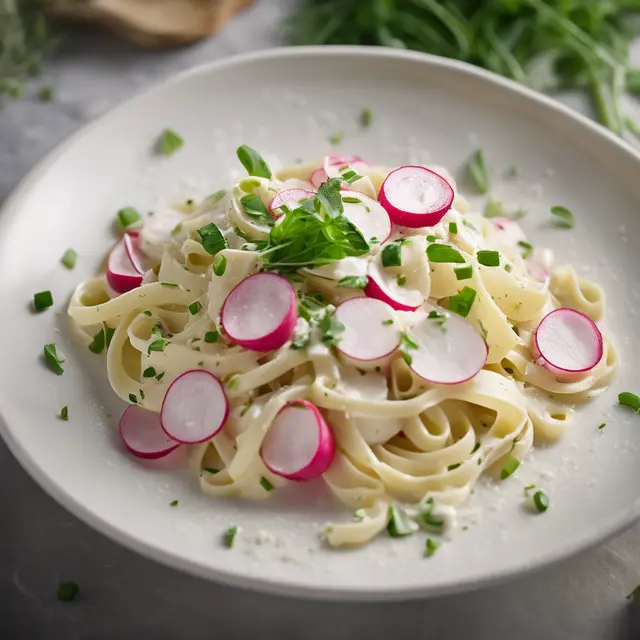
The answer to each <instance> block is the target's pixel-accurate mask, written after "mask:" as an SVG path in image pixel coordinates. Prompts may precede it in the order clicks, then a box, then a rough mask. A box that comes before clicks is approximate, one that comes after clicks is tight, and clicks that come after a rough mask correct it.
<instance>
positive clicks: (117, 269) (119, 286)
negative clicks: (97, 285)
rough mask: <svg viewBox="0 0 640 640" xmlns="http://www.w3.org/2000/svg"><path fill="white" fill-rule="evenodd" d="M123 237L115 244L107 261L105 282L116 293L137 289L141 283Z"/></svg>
mask: <svg viewBox="0 0 640 640" xmlns="http://www.w3.org/2000/svg"><path fill="white" fill-rule="evenodd" d="M126 237H127V236H126V235H125V236H124V237H123V238H121V239H120V240H119V242H118V244H116V246H115V247H114V248H113V249H112V250H111V253H110V254H109V259H108V260H107V282H108V283H109V286H110V287H111V288H112V289H114V290H115V291H117V292H118V293H126V292H127V291H131V289H135V288H136V287H139V286H140V284H141V283H142V274H141V273H140V272H139V271H138V270H137V269H136V268H135V266H134V265H133V263H132V262H131V259H130V258H129V254H128V253H127V247H126V244H125V238H126Z"/></svg>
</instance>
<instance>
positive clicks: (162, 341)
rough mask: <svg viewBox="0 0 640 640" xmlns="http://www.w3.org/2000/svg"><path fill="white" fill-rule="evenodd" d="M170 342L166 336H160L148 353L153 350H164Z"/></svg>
mask: <svg viewBox="0 0 640 640" xmlns="http://www.w3.org/2000/svg"><path fill="white" fill-rule="evenodd" d="M168 344H169V341H168V340H165V339H164V338H160V339H158V340H154V341H153V342H152V343H151V344H150V345H149V348H148V350H147V353H148V354H150V353H151V352H152V351H164V348H165V347H166V346H167V345H168Z"/></svg>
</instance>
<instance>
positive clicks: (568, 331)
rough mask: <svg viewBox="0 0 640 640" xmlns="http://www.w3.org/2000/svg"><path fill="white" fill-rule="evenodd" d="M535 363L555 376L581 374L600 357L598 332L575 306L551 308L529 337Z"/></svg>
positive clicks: (600, 349) (596, 362)
mask: <svg viewBox="0 0 640 640" xmlns="http://www.w3.org/2000/svg"><path fill="white" fill-rule="evenodd" d="M533 347H534V353H535V355H536V357H537V358H538V364H540V365H542V366H543V367H545V368H546V369H548V370H549V371H552V372H553V373H555V374H557V375H560V376H562V375H566V374H575V373H584V372H586V371H590V370H591V369H593V368H594V367H595V366H596V365H597V364H598V362H600V360H601V358H602V351H603V346H602V334H601V333H600V329H598V327H597V326H596V324H595V322H593V320H591V318H588V317H587V316H585V315H584V314H583V313H580V312H579V311H576V310H575V309H555V310H554V311H552V312H551V313H548V314H547V315H546V316H545V317H544V318H543V319H542V321H541V322H540V324H539V325H538V328H537V329H536V333H535V335H534V339H533Z"/></svg>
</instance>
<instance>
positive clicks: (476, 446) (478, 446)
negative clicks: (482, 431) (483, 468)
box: [471, 442, 480, 453]
mask: <svg viewBox="0 0 640 640" xmlns="http://www.w3.org/2000/svg"><path fill="white" fill-rule="evenodd" d="M479 448H480V443H479V442H476V443H475V444H474V445H473V449H471V453H475V452H476V451H477V450H478V449H479Z"/></svg>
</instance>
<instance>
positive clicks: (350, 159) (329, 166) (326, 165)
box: [322, 153, 369, 178]
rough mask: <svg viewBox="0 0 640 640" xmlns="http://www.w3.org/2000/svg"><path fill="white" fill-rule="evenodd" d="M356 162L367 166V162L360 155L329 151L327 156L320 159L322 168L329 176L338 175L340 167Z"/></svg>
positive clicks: (335, 176) (334, 176)
mask: <svg viewBox="0 0 640 640" xmlns="http://www.w3.org/2000/svg"><path fill="white" fill-rule="evenodd" d="M358 163H362V164H363V165H365V166H369V163H368V162H365V161H364V160H363V159H362V158H361V157H360V156H352V155H342V154H339V153H330V154H329V155H328V156H325V157H324V160H323V161H322V169H323V170H324V172H325V173H326V174H327V176H329V177H330V178H337V177H338V176H339V175H340V171H339V169H340V168H342V167H346V166H348V165H354V164H358Z"/></svg>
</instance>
